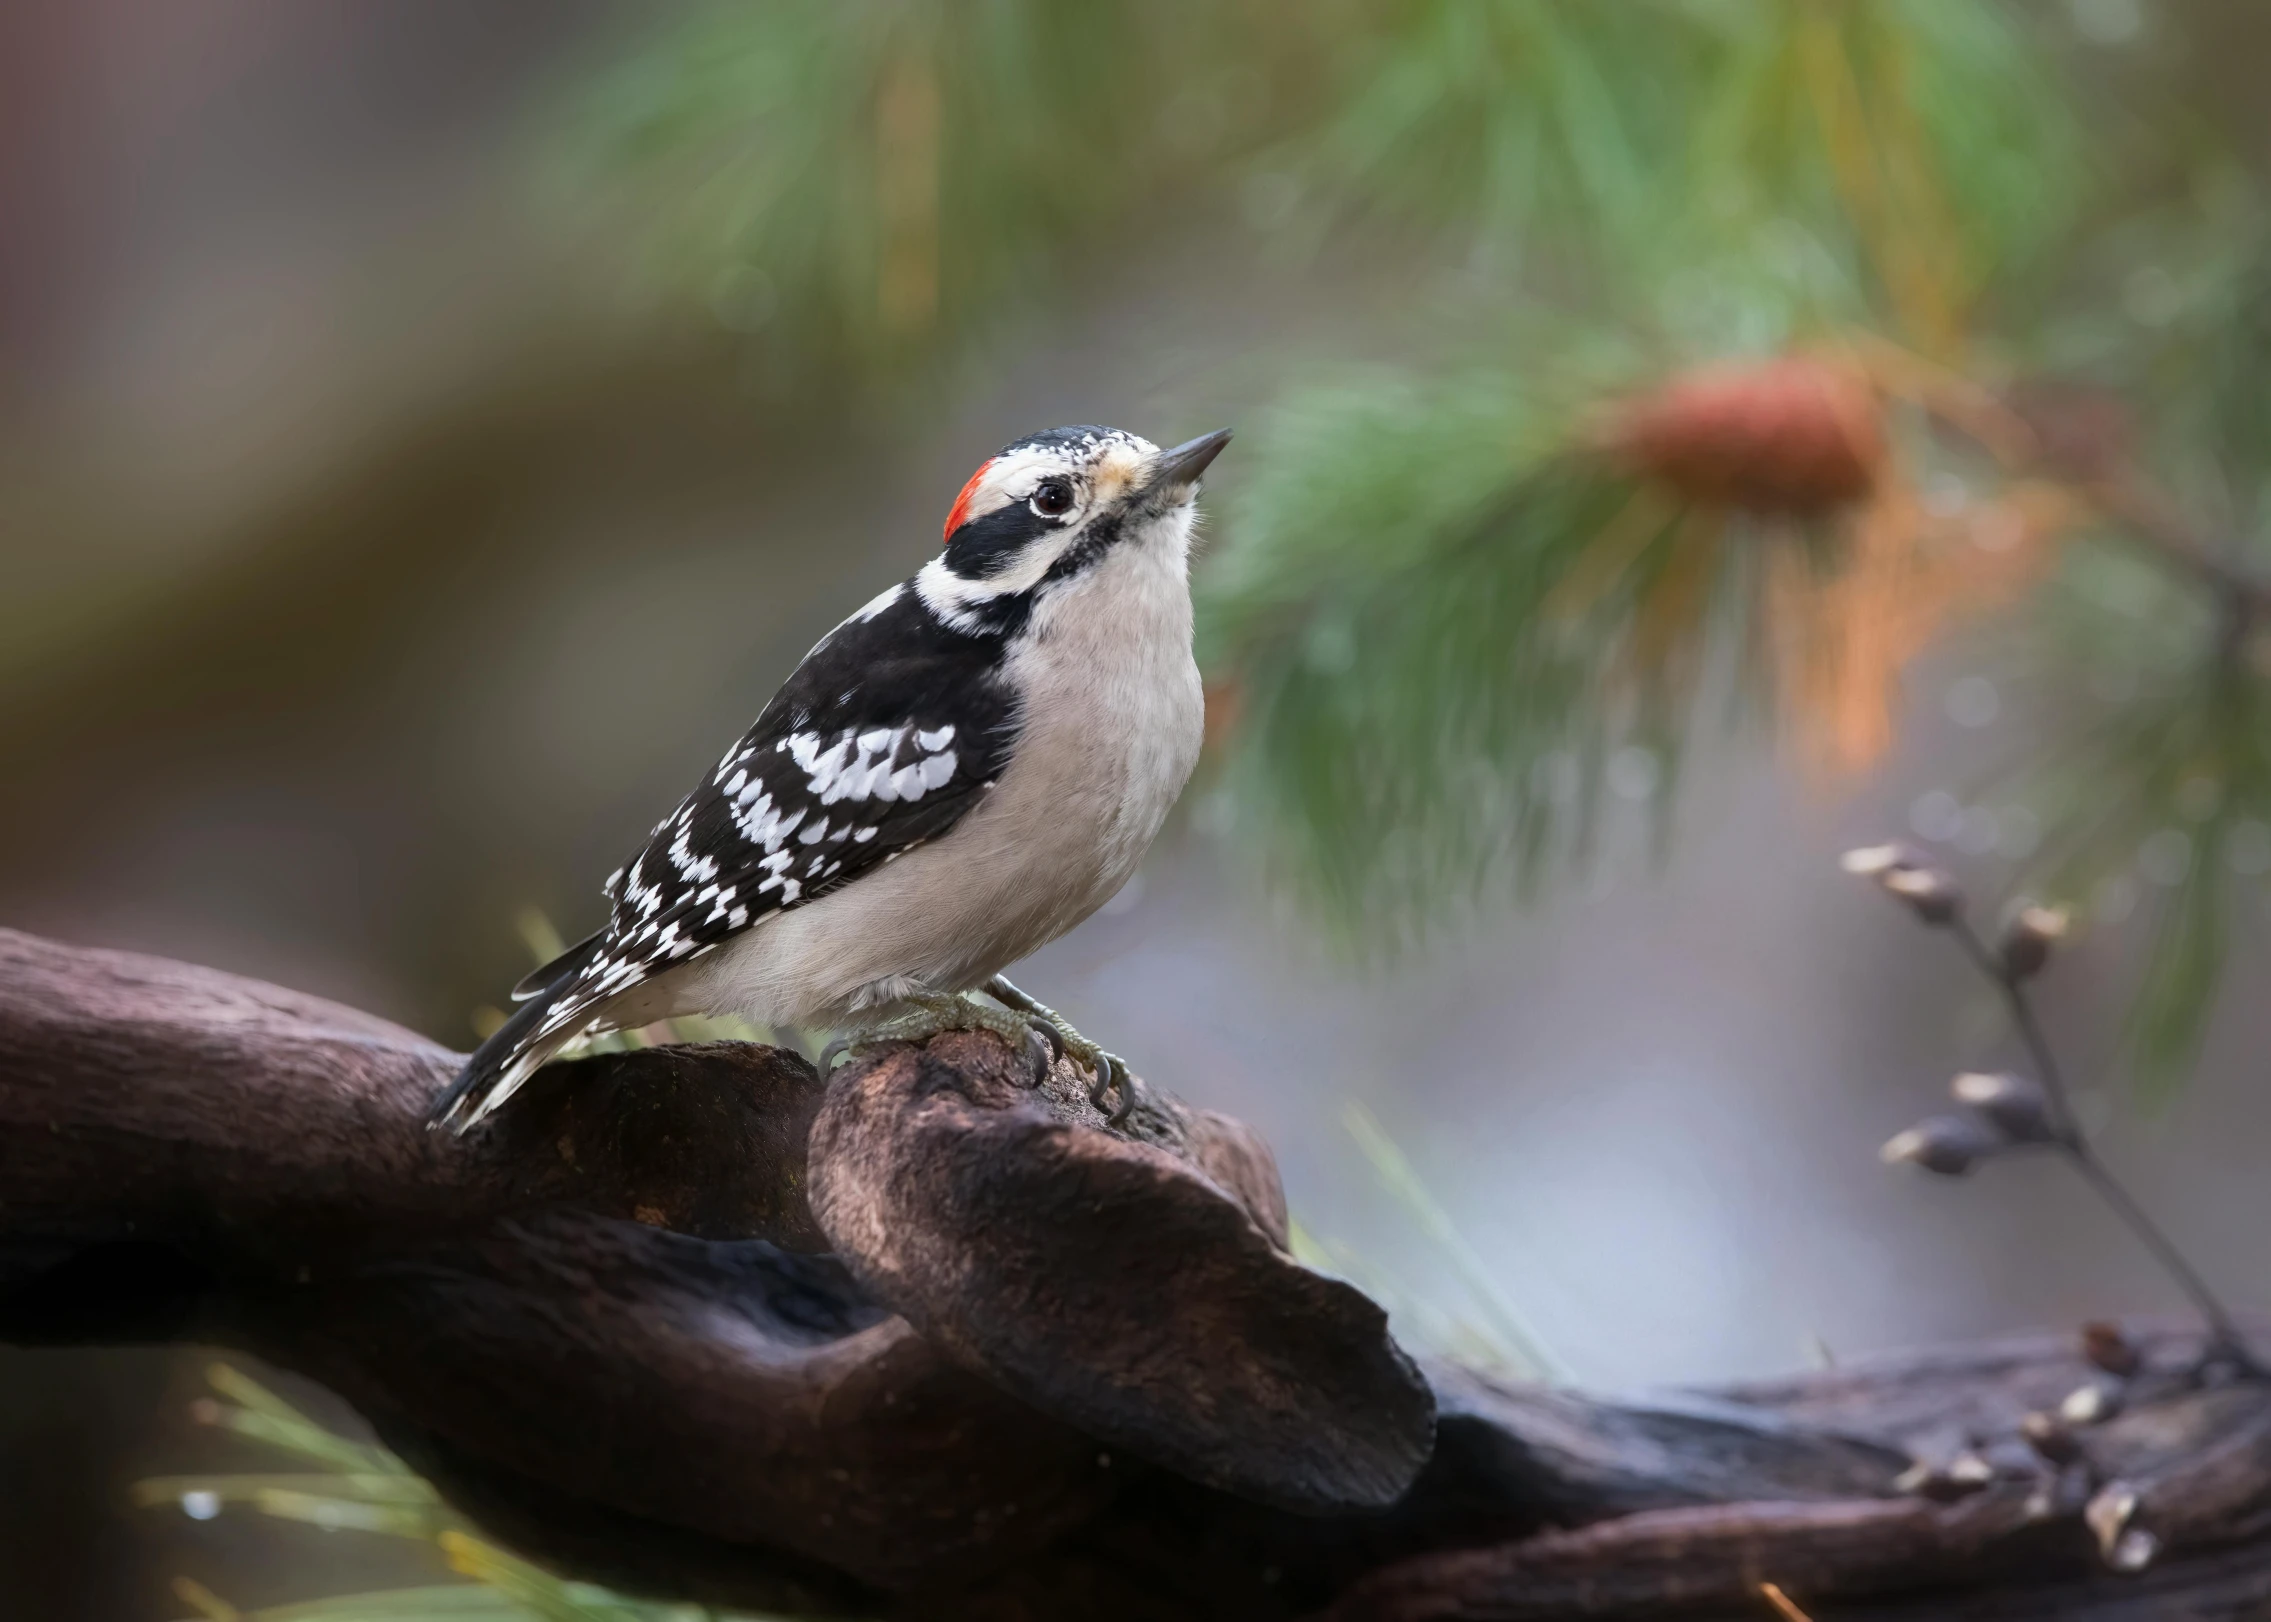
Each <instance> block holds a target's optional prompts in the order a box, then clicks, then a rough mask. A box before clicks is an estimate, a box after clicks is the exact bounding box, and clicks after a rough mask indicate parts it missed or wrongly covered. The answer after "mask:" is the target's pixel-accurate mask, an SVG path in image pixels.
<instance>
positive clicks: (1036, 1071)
mask: <svg viewBox="0 0 2271 1622" xmlns="http://www.w3.org/2000/svg"><path fill="white" fill-rule="evenodd" d="M941 1031H991V1032H993V1033H994V1035H996V1036H998V1037H1000V1038H1001V1039H1002V1040H1003V1041H1005V1042H1007V1043H1008V1044H1009V1045H1010V1048H1011V1049H1012V1051H1014V1052H1017V1053H1022V1054H1023V1055H1025V1063H1026V1068H1027V1073H1028V1080H1029V1082H1030V1084H1031V1085H1033V1086H1036V1087H1038V1086H1039V1085H1040V1084H1041V1083H1042V1082H1043V1081H1044V1080H1046V1079H1047V1078H1048V1074H1049V1065H1050V1062H1051V1054H1052V1049H1053V1047H1054V1045H1055V1039H1054V1033H1053V1032H1045V1031H1043V1030H1042V1029H1041V1028H1040V1026H1039V1024H1038V1023H1037V1022H1036V1021H1034V1020H1032V1019H1030V1018H1028V1017H1027V1016H1026V1015H1025V1014H1023V1013H1022V1012H1020V1011H1017V1010H1015V1009H1005V1008H992V1007H989V1006H987V1005H986V1004H985V1003H981V1002H974V1001H972V1000H971V999H970V998H968V997H949V996H929V997H916V998H912V999H910V1000H909V1001H908V1003H907V1005H906V1007H905V1010H904V1011H903V1012H901V1013H897V1014H894V1015H892V1016H891V1017H890V1018H889V1019H886V1020H883V1021H881V1022H879V1023H877V1024H874V1025H870V1026H867V1027H866V1028H864V1029H862V1030H858V1031H853V1032H850V1033H847V1034H846V1035H843V1036H839V1037H837V1038H836V1039H835V1040H834V1041H833V1042H830V1043H829V1044H828V1045H827V1046H826V1047H825V1048H822V1049H821V1050H820V1073H821V1074H822V1075H823V1076H825V1075H826V1074H828V1072H829V1071H831V1070H833V1069H834V1068H835V1066H836V1061H837V1060H838V1059H839V1058H841V1057H843V1056H844V1055H845V1054H847V1053H851V1052H854V1051H856V1050H858V1049H860V1048H864V1047H872V1046H874V1045H875V1044H876V1043H878V1042H927V1041H929V1040H930V1039H931V1038H932V1037H934V1036H936V1035H938V1034H939V1033H940V1032H941Z"/></svg>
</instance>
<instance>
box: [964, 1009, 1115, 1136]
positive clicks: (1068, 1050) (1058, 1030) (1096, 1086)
mask: <svg viewBox="0 0 2271 1622" xmlns="http://www.w3.org/2000/svg"><path fill="white" fill-rule="evenodd" d="M986 995H987V996H989V997H991V998H993V999H994V1000H995V1001H996V1002H999V1003H1001V1004H1003V1005H1004V1006H1005V1007H1008V1008H1012V1009H1015V1010H1016V1011H1017V1012H1018V1013H1019V1014H1022V1015H1023V1016H1024V1017H1025V1018H1027V1019H1028V1020H1030V1021H1031V1022H1032V1023H1033V1025H1034V1026H1035V1027H1036V1028H1038V1029H1039V1030H1041V1031H1042V1032H1044V1033H1045V1034H1046V1035H1047V1036H1048V1039H1049V1045H1050V1046H1051V1047H1053V1048H1055V1049H1056V1050H1057V1052H1058V1053H1060V1054H1062V1055H1063V1056H1064V1057H1066V1058H1068V1059H1070V1060H1072V1062H1073V1063H1074V1064H1076V1065H1078V1066H1080V1068H1081V1069H1083V1070H1085V1071H1087V1072H1088V1078H1089V1079H1088V1101H1089V1102H1090V1103H1091V1104H1094V1105H1095V1106H1096V1107H1097V1108H1098V1109H1100V1110H1103V1111H1104V1118H1105V1119H1106V1120H1107V1121H1108V1122H1110V1123H1111V1124H1112V1125H1113V1126H1119V1125H1122V1124H1123V1123H1125V1122H1126V1120H1127V1118H1128V1117H1129V1116H1130V1115H1133V1114H1134V1113H1135V1111H1136V1108H1137V1106H1139V1105H1141V1104H1143V1103H1144V1102H1146V1100H1145V1098H1144V1096H1143V1085H1142V1083H1140V1082H1138V1081H1137V1080H1136V1079H1135V1075H1134V1073H1133V1072H1132V1071H1130V1070H1129V1069H1128V1062H1127V1060H1125V1059H1123V1058H1121V1057H1120V1056H1119V1055H1118V1054H1117V1053H1107V1052H1106V1051H1105V1050H1104V1049H1103V1048H1101V1047H1098V1046H1097V1045H1096V1044H1095V1043H1094V1042H1091V1041H1090V1040H1089V1039H1088V1038H1087V1037H1085V1036H1083V1035H1081V1034H1080V1032H1078V1031H1077V1030H1075V1029H1073V1025H1072V1021H1071V1020H1069V1019H1067V1018H1065V1017H1064V1015H1062V1014H1060V1013H1058V1012H1057V1011H1056V1010H1055V1009H1054V1008H1051V1007H1050V1006H1049V1005H1048V1004H1047V1003H1045V1002H1042V1001H1041V1000H1040V999H1039V998H1037V997H1033V996H1029V995H1027V994H1026V993H1025V992H1022V991H1020V990H1018V989H1017V987H1016V986H1014V985H1012V984H1010V982H1009V980H1008V979H1007V977H1005V976H1003V975H999V974H997V975H995V976H994V977H993V978H992V979H991V980H989V981H987V982H986ZM1115 1093H1117V1094H1118V1095H1119V1097H1118V1102H1117V1103H1114V1104H1112V1105H1110V1106H1109V1107H1107V1105H1106V1103H1105V1100H1106V1099H1108V1098H1111V1097H1112V1096H1113V1094H1115Z"/></svg>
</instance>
